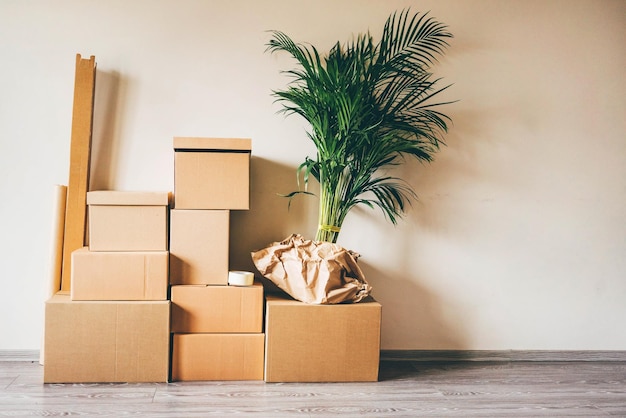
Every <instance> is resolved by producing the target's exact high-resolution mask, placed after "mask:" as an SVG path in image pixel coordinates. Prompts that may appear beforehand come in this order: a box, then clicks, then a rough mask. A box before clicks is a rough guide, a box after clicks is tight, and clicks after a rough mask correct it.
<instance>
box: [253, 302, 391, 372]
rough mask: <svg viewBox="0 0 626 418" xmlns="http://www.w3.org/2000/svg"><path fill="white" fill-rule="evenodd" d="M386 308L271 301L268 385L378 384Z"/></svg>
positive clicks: (267, 319) (267, 331) (267, 321)
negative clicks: (381, 329)
mask: <svg viewBox="0 0 626 418" xmlns="http://www.w3.org/2000/svg"><path fill="white" fill-rule="evenodd" d="M381 310H382V309H381V305H380V304H379V303H378V302H376V301H374V300H373V299H371V298H368V299H366V300H364V301H362V302H359V303H354V304H339V305H311V304H306V303H302V302H299V301H295V300H291V299H286V298H283V297H280V296H268V297H267V298H266V316H265V334H266V346H265V351H266V357H265V381H266V382H356V381H364V382H365V381H367V382H369V381H377V380H378V364H379V359H380V320H381Z"/></svg>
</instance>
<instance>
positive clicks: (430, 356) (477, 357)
mask: <svg viewBox="0 0 626 418" xmlns="http://www.w3.org/2000/svg"><path fill="white" fill-rule="evenodd" d="M380 359H381V360H388V361H421V362H462V361H626V351H621V350H614V351H611V350H606V351H600V350H381V352H380Z"/></svg>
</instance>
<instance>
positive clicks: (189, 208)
mask: <svg viewBox="0 0 626 418" xmlns="http://www.w3.org/2000/svg"><path fill="white" fill-rule="evenodd" d="M250 150H251V141H250V140H249V139H238V138H237V139H222V138H174V193H175V194H174V197H175V199H174V209H172V210H171V212H170V284H171V296H170V299H171V302H172V324H171V331H172V333H173V336H172V363H171V365H172V367H171V372H172V375H171V378H172V380H263V362H264V350H265V347H264V345H265V334H264V333H263V286H262V285H261V284H259V283H254V284H252V285H250V286H230V285H229V281H228V278H229V270H228V269H229V263H228V261H229V241H230V240H229V222H230V211H231V210H246V209H249V176H250Z"/></svg>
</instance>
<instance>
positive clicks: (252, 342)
mask: <svg viewBox="0 0 626 418" xmlns="http://www.w3.org/2000/svg"><path fill="white" fill-rule="evenodd" d="M264 343H265V335H264V334H174V338H173V342H172V345H173V347H172V380H173V381H178V380H263V358H264V356H263V354H264Z"/></svg>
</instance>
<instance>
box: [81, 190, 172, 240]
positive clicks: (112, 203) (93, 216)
mask: <svg viewBox="0 0 626 418" xmlns="http://www.w3.org/2000/svg"><path fill="white" fill-rule="evenodd" d="M169 199H170V195H169V193H157V192H118V191H95V192H89V193H87V204H88V205H89V250H90V251H167V218H168V205H169Z"/></svg>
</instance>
